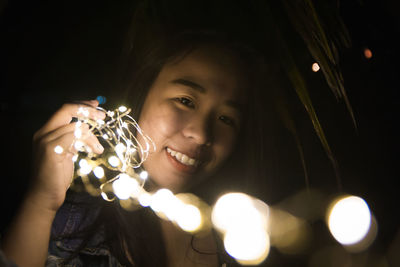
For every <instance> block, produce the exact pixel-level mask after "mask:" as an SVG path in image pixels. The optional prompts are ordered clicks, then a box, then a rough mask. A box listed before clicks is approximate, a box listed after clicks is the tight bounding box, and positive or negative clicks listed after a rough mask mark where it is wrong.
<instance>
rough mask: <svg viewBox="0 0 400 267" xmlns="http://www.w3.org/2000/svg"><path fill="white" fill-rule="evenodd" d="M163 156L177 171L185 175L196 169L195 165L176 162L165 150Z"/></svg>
mask: <svg viewBox="0 0 400 267" xmlns="http://www.w3.org/2000/svg"><path fill="white" fill-rule="evenodd" d="M165 154H166V156H167V158H168V160H169V162H170V163H171V164H172V166H174V167H175V168H176V169H177V170H179V171H181V172H185V173H194V172H195V171H196V169H197V164H195V165H185V164H183V163H181V162H180V161H178V160H177V159H176V158H175V157H174V156H172V155H171V154H170V153H168V151H167V149H165Z"/></svg>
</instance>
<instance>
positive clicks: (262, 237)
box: [224, 227, 270, 265]
mask: <svg viewBox="0 0 400 267" xmlns="http://www.w3.org/2000/svg"><path fill="white" fill-rule="evenodd" d="M224 246H225V249H226V252H228V253H229V254H230V255H231V256H232V257H233V258H235V259H237V260H238V261H239V262H240V263H241V264H251V265H256V264H259V263H261V262H262V261H263V260H265V258H266V257H267V256H268V253H269V249H270V242H269V236H268V234H267V232H266V231H265V230H264V229H262V228H257V227H256V228H246V229H231V230H229V231H228V232H227V233H226V234H225V237H224Z"/></svg>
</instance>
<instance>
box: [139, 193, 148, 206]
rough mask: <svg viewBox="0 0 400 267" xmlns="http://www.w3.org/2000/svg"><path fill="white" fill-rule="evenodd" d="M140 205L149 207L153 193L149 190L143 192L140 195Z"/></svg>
mask: <svg viewBox="0 0 400 267" xmlns="http://www.w3.org/2000/svg"><path fill="white" fill-rule="evenodd" d="M138 200H139V203H140V205H142V206H143V207H148V206H150V204H151V195H150V194H149V193H147V192H143V193H141V194H140V195H139V197H138Z"/></svg>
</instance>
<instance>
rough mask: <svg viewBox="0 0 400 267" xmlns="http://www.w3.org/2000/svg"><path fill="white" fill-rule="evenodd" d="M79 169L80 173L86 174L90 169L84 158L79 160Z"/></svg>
mask: <svg viewBox="0 0 400 267" xmlns="http://www.w3.org/2000/svg"><path fill="white" fill-rule="evenodd" d="M79 167H81V168H80V169H79V171H80V173H81V174H84V175H87V174H89V173H90V172H91V171H92V166H90V165H89V163H88V162H87V160H86V159H81V160H80V161H79Z"/></svg>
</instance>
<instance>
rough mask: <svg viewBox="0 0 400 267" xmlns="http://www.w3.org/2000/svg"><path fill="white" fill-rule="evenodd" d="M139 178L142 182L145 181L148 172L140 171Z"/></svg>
mask: <svg viewBox="0 0 400 267" xmlns="http://www.w3.org/2000/svg"><path fill="white" fill-rule="evenodd" d="M139 176H140V178H141V179H142V180H146V179H147V177H148V176H149V174H148V172H146V171H142V172H141V173H140V174H139Z"/></svg>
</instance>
